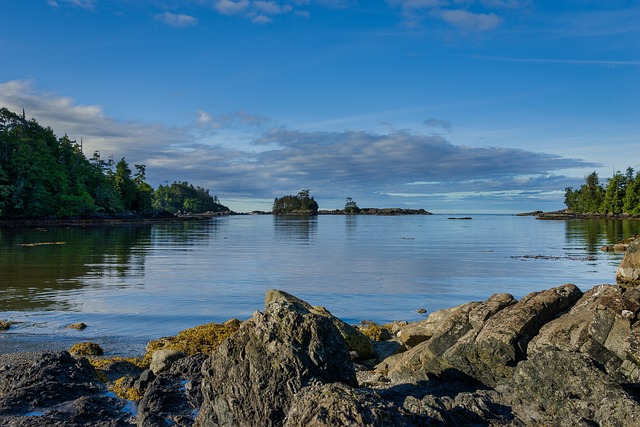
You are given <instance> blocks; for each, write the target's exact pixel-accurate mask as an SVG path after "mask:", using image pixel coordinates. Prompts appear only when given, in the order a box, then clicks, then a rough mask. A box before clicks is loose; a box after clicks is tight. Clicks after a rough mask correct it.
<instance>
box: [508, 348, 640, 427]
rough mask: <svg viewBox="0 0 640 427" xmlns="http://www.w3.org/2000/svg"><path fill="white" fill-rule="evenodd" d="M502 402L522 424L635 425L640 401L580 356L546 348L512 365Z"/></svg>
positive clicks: (592, 362)
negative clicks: (513, 367) (510, 376)
mask: <svg viewBox="0 0 640 427" xmlns="http://www.w3.org/2000/svg"><path fill="white" fill-rule="evenodd" d="M498 390H499V391H500V393H501V394H502V396H503V402H504V403H505V404H508V405H509V406H511V407H512V408H513V411H514V413H515V414H516V415H517V417H518V418H519V419H520V420H522V421H523V422H524V424H525V425H557V426H576V425H586V426H593V425H601V426H637V425H640V405H639V404H638V402H637V401H636V400H634V398H633V397H632V396H631V395H629V393H627V392H626V391H625V390H624V389H623V387H622V386H621V385H620V383H618V382H616V381H614V379H613V378H611V377H610V376H609V375H607V374H606V373H604V372H603V371H601V370H600V369H599V368H598V366H597V365H596V363H594V361H593V360H592V359H591V358H589V357H587V356H585V355H582V354H578V353H571V352H567V351H560V350H558V349H556V348H552V347H547V348H546V349H544V350H542V351H539V352H537V353H536V354H534V355H533V356H532V357H531V358H529V359H528V360H525V361H523V362H521V363H519V364H518V366H517V368H516V369H515V372H514V375H513V377H512V379H511V381H510V382H509V383H508V385H504V386H499V387H498Z"/></svg>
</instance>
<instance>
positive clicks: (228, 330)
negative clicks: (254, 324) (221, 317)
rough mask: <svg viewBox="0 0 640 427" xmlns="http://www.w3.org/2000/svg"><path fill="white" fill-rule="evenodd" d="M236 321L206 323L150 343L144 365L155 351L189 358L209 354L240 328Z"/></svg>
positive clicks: (149, 360) (147, 363)
mask: <svg viewBox="0 0 640 427" xmlns="http://www.w3.org/2000/svg"><path fill="white" fill-rule="evenodd" d="M240 323H241V322H240V321H239V320H238V319H231V320H228V321H226V322H225V323H222V324H220V323H207V324H205V325H200V326H196V327H193V328H189V329H185V330H184V331H181V332H179V333H178V335H176V336H175V337H165V338H160V339H158V340H154V341H150V342H149V343H148V344H147V351H146V353H145V355H144V358H143V360H144V363H145V364H146V365H147V366H148V365H149V363H150V362H151V357H152V356H153V353H154V352H155V351H156V350H177V351H181V352H182V353H184V354H186V355H187V356H191V355H194V354H210V353H212V352H213V350H215V349H216V348H217V347H218V346H219V345H220V343H221V342H222V341H224V340H225V339H227V338H228V337H230V336H231V335H233V334H234V333H235V332H236V331H237V330H238V328H239V327H240Z"/></svg>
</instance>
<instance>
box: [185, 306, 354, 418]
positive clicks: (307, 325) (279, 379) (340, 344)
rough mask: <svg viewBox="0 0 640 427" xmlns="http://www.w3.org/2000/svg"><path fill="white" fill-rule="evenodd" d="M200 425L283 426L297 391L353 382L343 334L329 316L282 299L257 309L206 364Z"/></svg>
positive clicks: (351, 366) (352, 372)
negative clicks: (263, 308) (334, 383)
mask: <svg viewBox="0 0 640 427" xmlns="http://www.w3.org/2000/svg"><path fill="white" fill-rule="evenodd" d="M202 381H203V382H202V391H203V397H204V401H203V404H202V408H201V411H200V414H199V416H198V418H197V425H199V426H232V425H261V426H280V425H282V423H283V422H284V419H285V416H286V414H287V413H288V411H289V408H290V406H291V405H292V402H293V400H294V397H295V394H296V393H298V392H299V391H300V390H301V389H302V388H303V387H305V386H310V385H313V384H318V383H332V382H342V383H345V384H347V385H350V386H355V383H356V379H355V371H354V368H353V364H352V363H351V360H350V357H349V352H348V350H347V347H346V344H345V341H344V339H343V338H342V336H341V334H340V332H339V331H338V329H337V327H336V326H335V324H334V323H333V322H332V321H331V319H329V318H328V317H326V316H323V315H318V314H315V313H312V312H310V311H309V310H308V308H307V307H306V305H305V304H301V303H299V302H297V301H295V300H282V299H278V300H275V301H273V302H270V303H268V304H266V306H265V312H264V313H260V312H256V313H254V315H253V317H252V318H251V319H249V320H248V321H246V322H244V323H243V324H242V325H241V326H240V329H239V330H238V331H237V332H236V334H235V335H233V336H232V337H230V338H229V339H227V340H225V341H224V342H222V344H220V346H219V347H218V348H217V349H216V350H215V351H214V353H213V354H212V356H211V358H210V359H209V360H208V361H207V362H206V363H205V365H204V366H203V380H202Z"/></svg>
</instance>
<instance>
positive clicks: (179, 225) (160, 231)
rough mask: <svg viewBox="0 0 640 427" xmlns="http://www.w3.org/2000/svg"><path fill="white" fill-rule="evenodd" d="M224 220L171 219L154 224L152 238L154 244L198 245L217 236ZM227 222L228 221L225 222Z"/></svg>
mask: <svg viewBox="0 0 640 427" xmlns="http://www.w3.org/2000/svg"><path fill="white" fill-rule="evenodd" d="M221 222H222V221H219V220H218V219H212V220H202V221H198V220H193V221H169V222H166V223H160V224H156V225H154V226H153V229H152V231H151V238H152V241H153V244H154V245H175V244H178V245H180V246H197V245H201V244H208V243H209V240H210V239H211V238H215V237H216V236H217V234H218V232H219V230H220V225H221ZM223 223H225V224H226V222H223Z"/></svg>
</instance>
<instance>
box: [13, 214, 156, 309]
mask: <svg viewBox="0 0 640 427" xmlns="http://www.w3.org/2000/svg"><path fill="white" fill-rule="evenodd" d="M149 233H150V228H149V227H126V226H125V227H122V226H118V227H90V228H82V227H74V228H64V227H60V228H57V227H51V228H38V229H32V228H25V229H13V228H11V229H2V230H0V271H1V272H2V275H1V277H0V289H1V291H0V310H1V311H5V310H6V311H10V310H36V309H41V310H44V309H58V308H61V306H63V307H64V306H66V305H68V304H67V303H65V302H64V301H59V300H58V299H57V298H56V294H57V293H58V292H60V291H71V290H74V289H79V288H81V287H82V286H83V281H82V280H81V279H80V278H81V277H86V276H92V277H122V276H125V275H127V276H128V275H132V274H138V275H143V274H144V256H145V247H144V246H143V245H141V244H140V242H142V241H148V240H149Z"/></svg>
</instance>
